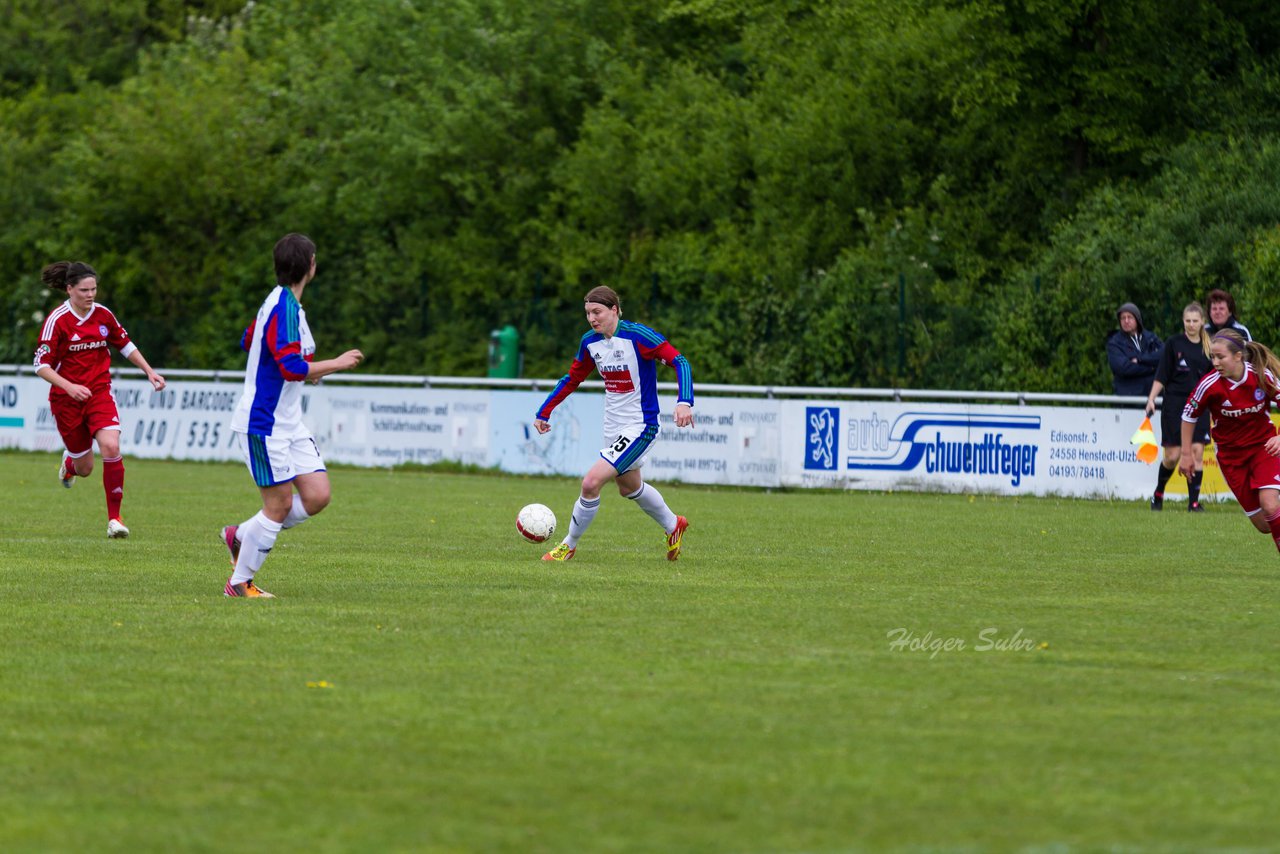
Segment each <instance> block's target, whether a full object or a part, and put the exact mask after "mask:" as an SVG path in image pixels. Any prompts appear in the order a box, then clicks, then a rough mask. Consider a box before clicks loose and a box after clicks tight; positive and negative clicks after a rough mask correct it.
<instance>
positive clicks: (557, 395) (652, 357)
mask: <svg viewBox="0 0 1280 854" xmlns="http://www.w3.org/2000/svg"><path fill="white" fill-rule="evenodd" d="M584 299H585V304H586V312H587V322H588V323H589V324H590V325H591V331H590V332H588V333H586V334H585V335H583V336H582V341H581V343H580V344H579V345H578V353H577V356H576V357H575V358H574V360H573V364H572V365H571V366H570V368H569V373H568V374H566V375H565V376H564V377H562V378H561V380H560V382H559V383H557V384H556V387H555V388H554V389H553V390H552V391H551V394H549V395H548V396H547V399H546V400H545V401H543V402H542V406H541V407H539V408H538V413H537V415H536V416H535V419H534V422H533V426H534V428H535V429H536V430H537V431H538V432H539V433H546V432H547V431H548V430H550V429H551V424H550V420H551V412H552V410H554V409H555V408H556V407H557V406H558V405H559V404H560V403H561V402H562V401H563V400H564V399H565V398H567V397H568V396H569V395H570V394H572V393H573V391H574V389H576V388H577V387H578V386H579V385H580V384H581V383H582V381H583V380H585V379H586V378H587V377H589V376H590V375H591V372H592V371H593V370H598V371H599V372H600V376H601V378H603V379H604V390H605V403H604V438H605V447H604V448H602V449H601V450H600V459H598V460H596V462H595V464H594V465H592V466H591V469H590V470H589V471H588V472H587V474H586V476H585V477H583V478H582V494H581V495H580V496H578V500H577V501H576V502H575V503H574V505H573V513H572V514H571V515H570V517H569V534H568V536H566V537H565V538H564V542H562V543H560V545H558V546H556V547H555V548H554V549H552V550H551V551H550V552H548V553H547V554H545V555H543V556H542V559H543V560H557V561H565V560H569V559H570V558H572V557H573V556H574V554H575V553H576V552H577V550H578V540H579V539H581V538H582V535H583V534H585V533H586V531H587V527H588V526H589V525H590V524H591V520H592V519H594V518H595V516H596V511H597V510H599V509H600V490H601V489H603V488H604V485H605V484H606V483H608V482H609V481H611V480H612V481H616V483H617V485H618V492H620V493H621V494H622V495H623V496H625V497H627V498H630V499H631V500H632V501H634V502H636V504H638V505H640V508H641V509H642V510H644V512H645V513H647V514H649V516H650V517H651V518H652V519H653V520H654V521H655V522H657V523H658V524H659V525H661V526H662V529H663V531H665V532H666V535H667V536H666V540H667V560H675V559H677V558H678V557H680V548H681V544H682V541H683V539H684V532H685V529H686V528H688V527H689V520H688V519H686V518H685V517H683V516H677V515H676V514H675V513H673V512H671V508H669V507H667V502H666V501H665V500H663V498H662V494H661V493H659V492H658V490H657V489H655V488H654V487H653V485H652V484H647V483H645V482H644V477H643V476H642V475H641V473H640V466H641V464H642V462H643V460H644V458H645V456H646V455H647V454H648V453H649V451H650V449H652V447H653V443H654V442H655V441H657V438H658V390H657V368H656V366H655V365H654V362H662V363H663V364H666V365H670V366H671V367H672V368H674V369H675V372H676V381H677V384H678V386H679V389H678V392H677V395H676V401H677V402H676V411H675V423H676V426H677V427H688V426H689V425H690V424H692V423H693V373H692V371H691V370H690V368H689V362H688V361H687V360H686V359H685V357H684V356H682V355H680V352H679V351H678V350H676V348H675V347H673V346H671V343H670V342H669V341H667V339H666V338H665V337H663V336H662V335H660V334H659V333H657V332H654V331H653V330H652V329H650V328H649V327H647V326H642V325H641V324H639V323H632V322H631V321H629V320H623V319H622V305H621V302H620V301H619V299H618V295H617V294H616V293H615V292H614V290H613V289H612V288H609V287H605V286H603V285H602V286H600V287H598V288H592V289H591V291H589V292H588V293H587V295H586V297H585V298H584Z"/></svg>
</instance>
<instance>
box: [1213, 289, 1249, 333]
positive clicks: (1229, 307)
mask: <svg viewBox="0 0 1280 854" xmlns="http://www.w3.org/2000/svg"><path fill="white" fill-rule="evenodd" d="M1205 302H1206V303H1208V305H1209V322H1208V323H1206V324H1205V327H1204V331H1205V332H1208V333H1209V337H1210V338H1212V337H1213V336H1215V335H1217V334H1218V333H1219V332H1221V331H1222V330H1224V329H1234V330H1235V331H1236V332H1239V333H1240V337H1242V338H1244V340H1245V341H1252V340H1253V336H1252V335H1250V334H1249V328H1248V327H1247V326H1245V325H1244V324H1243V323H1241V322H1240V321H1238V320H1236V301H1235V298H1234V297H1232V296H1231V294H1229V293H1227V292H1226V291H1224V290H1223V289H1222V288H1214V289H1213V290H1211V291H1209V295H1208V296H1207V297H1205Z"/></svg>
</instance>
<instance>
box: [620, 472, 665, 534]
mask: <svg viewBox="0 0 1280 854" xmlns="http://www.w3.org/2000/svg"><path fill="white" fill-rule="evenodd" d="M627 498H630V499H631V500H632V501H634V502H635V503H636V504H639V505H640V509H641V510H643V511H644V512H646V513H648V514H649V518H651V519H653V521H655V522H657V523H658V524H659V525H661V526H662V530H664V531H666V532H667V533H668V534H670V533H671V532H672V531H674V530H675V529H676V514H674V513H672V512H671V508H670V507H668V506H667V502H666V499H664V498H663V497H662V493H661V492H659V491H658V490H656V489H654V488H653V484H651V483H642V484H640V488H639V489H637V490H636V491H635V492H633V493H631V494H630V495H628V496H627Z"/></svg>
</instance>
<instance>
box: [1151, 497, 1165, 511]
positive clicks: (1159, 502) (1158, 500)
mask: <svg viewBox="0 0 1280 854" xmlns="http://www.w3.org/2000/svg"><path fill="white" fill-rule="evenodd" d="M1151 509H1152V510H1155V511H1156V512H1157V513H1158V512H1160V511H1161V510H1163V509H1164V496H1163V495H1153V496H1151Z"/></svg>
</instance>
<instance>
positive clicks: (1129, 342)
mask: <svg viewBox="0 0 1280 854" xmlns="http://www.w3.org/2000/svg"><path fill="white" fill-rule="evenodd" d="M1116 321H1117V322H1118V323H1119V324H1120V328H1119V329H1117V330H1115V331H1114V332H1112V333H1111V334H1110V335H1108V336H1107V361H1108V362H1109V363H1110V364H1111V373H1112V376H1113V380H1112V387H1113V388H1115V392H1116V394H1123V395H1141V396H1143V397H1146V396H1147V393H1148V392H1149V391H1151V383H1152V381H1153V380H1155V377H1156V367H1157V366H1158V365H1159V364H1160V352H1161V350H1162V349H1163V348H1164V345H1163V344H1162V343H1161V341H1160V336H1158V335H1156V334H1155V333H1154V332H1148V331H1147V330H1146V329H1143V328H1142V312H1140V311H1138V307H1137V306H1136V305H1134V304H1133V303H1131V302H1127V303H1125V304H1124V305H1122V306H1120V308H1118V309H1116Z"/></svg>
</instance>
